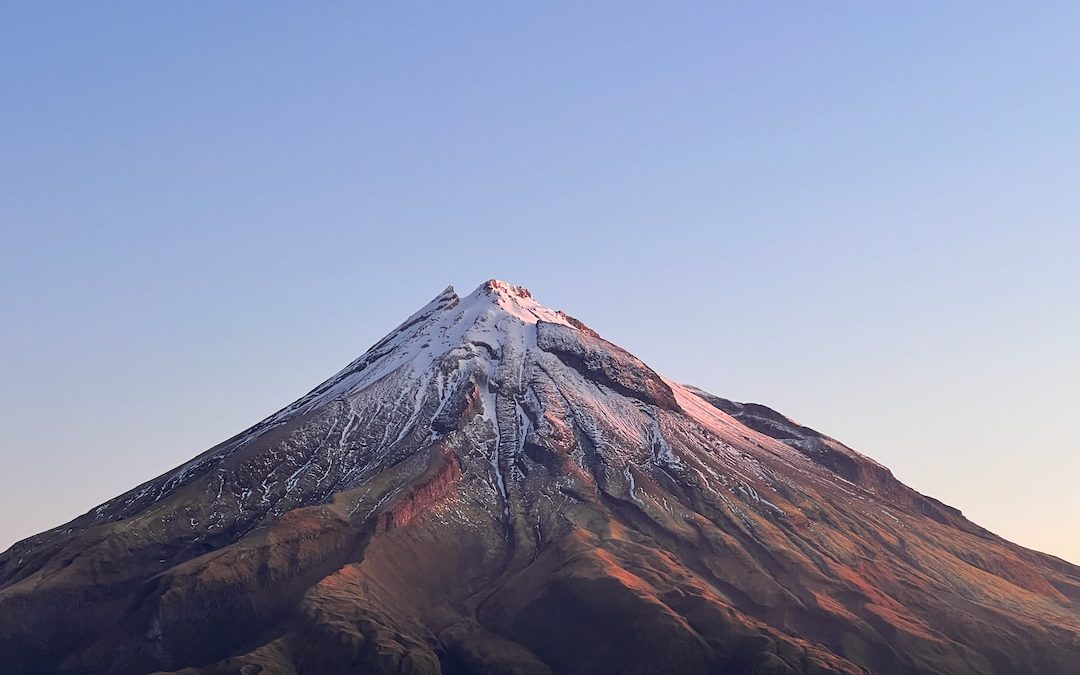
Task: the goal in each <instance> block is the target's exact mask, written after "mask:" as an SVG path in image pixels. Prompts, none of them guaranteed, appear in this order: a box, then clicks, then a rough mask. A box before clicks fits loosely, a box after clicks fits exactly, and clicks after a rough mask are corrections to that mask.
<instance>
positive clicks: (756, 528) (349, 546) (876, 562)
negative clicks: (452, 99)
mask: <svg viewBox="0 0 1080 675" xmlns="http://www.w3.org/2000/svg"><path fill="white" fill-rule="evenodd" d="M42 498H43V499H46V498H48V495H44V494H43V495H42ZM1078 607H1080V568H1077V567H1074V566H1072V565H1070V564H1068V563H1065V562H1063V561H1061V560H1058V559H1056V558H1053V557H1050V556H1046V555H1043V554H1040V553H1036V552H1033V551H1029V550H1026V549H1023V548H1021V547H1019V546H1016V545H1014V544H1011V543H1009V542H1007V541H1004V540H1002V539H1001V538H999V537H997V536H995V535H993V534H991V533H989V532H987V531H985V530H983V529H982V528H980V527H978V526H976V525H974V524H972V523H971V522H969V521H968V520H966V519H965V518H964V517H963V515H962V514H960V513H959V512H958V511H956V510H955V509H952V508H950V507H948V506H946V505H944V504H942V503H940V502H938V501H936V500H934V499H932V498H929V497H926V496H923V495H921V494H918V493H917V492H915V491H913V490H911V489H910V488H908V487H906V486H904V485H903V484H901V483H900V482H899V481H897V480H896V479H895V478H894V477H893V476H892V474H891V472H890V471H889V470H888V469H887V468H885V467H883V466H881V465H880V464H878V463H876V462H874V461H873V460H870V459H868V458H866V457H864V456H862V455H860V454H858V453H857V452H855V451H853V450H851V449H850V448H848V447H846V446H844V445H843V444H841V443H839V442H838V441H836V440H834V439H831V438H829V437H827V436H824V435H822V434H819V433H818V432H816V431H814V430H812V429H809V428H807V427H804V426H801V425H799V424H797V423H795V422H793V421H791V420H789V419H787V418H786V417H784V416H782V415H780V414H778V413H776V412H775V411H773V410H770V409H769V408H766V407H764V406H760V405H755V404H742V403H735V402H732V401H728V400H726V399H722V398H718V397H715V396H712V395H710V394H707V393H705V392H702V391H700V390H698V389H695V388H693V387H689V386H685V385H681V384H678V383H675V382H672V381H670V380H668V379H666V378H664V377H663V376H661V375H659V374H658V373H656V372H655V371H653V370H652V369H651V368H649V367H648V366H647V365H646V364H644V363H642V362H641V361H640V360H639V359H637V358H635V357H634V356H632V355H631V354H629V353H627V352H626V351H624V350H622V349H620V348H619V347H617V346H615V345H613V344H611V343H609V342H607V341H605V340H604V339H603V338H601V337H600V336H599V335H597V334H596V333H595V332H594V331H592V330H590V329H588V328H587V327H586V326H585V325H584V324H583V323H581V322H580V321H578V320H576V319H573V318H572V317H569V316H567V315H566V314H563V313H562V312H556V311H553V310H550V309H548V308H546V307H544V306H542V305H540V304H539V303H538V302H537V301H536V300H535V299H534V298H533V297H532V295H531V293H529V291H528V290H526V289H524V288H521V287H518V286H513V285H511V284H507V283H505V282H501V281H494V280H493V281H489V282H487V283H485V284H484V285H482V286H481V287H480V288H478V289H477V290H476V291H474V292H473V293H472V294H470V295H468V296H466V297H459V296H458V295H457V294H456V293H455V292H454V291H453V289H447V290H446V291H444V292H443V293H441V294H439V295H438V296H437V297H436V298H435V299H434V300H432V301H431V302H430V303H429V304H428V305H426V306H425V307H423V308H422V309H420V311H418V312H417V313H416V314H414V315H413V316H411V317H410V318H409V319H407V320H406V321H405V322H404V323H403V324H402V325H401V326H399V327H398V328H397V329H395V330H394V331H393V332H391V333H390V334H389V335H388V336H386V337H385V338H384V339H383V340H381V341H380V342H379V343H378V344H376V345H375V346H374V347H372V348H371V349H370V350H368V351H367V352H366V353H365V354H364V355H362V356H361V357H360V358H358V359H357V360H356V361H354V362H353V363H351V364H349V365H348V366H347V367H345V368H344V369H343V370H342V371H341V372H340V373H338V374H337V375H335V376H334V377H332V378H330V379H329V380H327V381H326V382H324V383H323V384H321V385H319V386H318V387H316V388H315V389H314V390H313V391H311V392H310V393H309V394H307V395H306V396H304V397H302V398H301V399H299V400H298V401H297V402H295V403H293V404H292V405H290V406H288V407H286V408H285V409H283V410H281V411H279V412H277V413H275V414H274V415H272V416H270V417H268V418H267V419H266V420H264V421H262V422H260V423H259V424H257V425H255V426H254V427H252V428H251V429H248V430H246V431H244V432H242V433H240V434H238V435H237V436H235V437H233V438H231V439H229V440H227V441H225V442H223V443H222V444H220V445H218V446H216V447H214V448H211V449H210V450H208V451H207V452H205V453H203V454H201V455H199V456H197V457H195V458H194V459H192V460H191V461H190V462H188V463H187V464H185V465H183V466H181V467H178V468H177V469H175V470H173V471H170V472H168V473H167V474H165V475H163V476H160V477H158V478H156V479H154V480H152V481H149V482H147V483H145V484H143V485H140V486H138V487H136V488H135V489H133V490H131V491H130V492H128V493H126V494H123V495H120V496H119V497H117V498H115V499H113V500H111V501H109V502H107V503H105V504H102V505H101V506H99V507H97V508H96V509H94V510H93V511H91V512H89V513H87V514H86V515H84V516H82V517H80V518H78V519H76V520H74V521H72V522H71V523H68V524H66V525H63V526H61V527H59V528H57V529H55V530H51V531H49V532H45V533H43V534H40V535H38V536H35V537H32V538H30V539H27V540H25V541H23V542H20V543H18V544H16V545H15V546H14V547H12V548H11V549H10V550H9V551H7V552H6V553H4V554H3V555H2V556H0V672H5V673H7V672H11V673H21V672H29V673H38V672H42V673H47V672H64V673H149V672H161V671H164V672H184V673H235V672H243V673H339V672H363V673H439V672H444V673H452V674H459V673H492V674H494V673H863V672H872V673H957V674H959V673H965V674H966V673H986V674H991V673H997V674H1002V675H1004V674H1012V673H1063V674H1064V673H1075V672H1080V608H1078Z"/></svg>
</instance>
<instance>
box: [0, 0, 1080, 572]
mask: <svg viewBox="0 0 1080 675" xmlns="http://www.w3.org/2000/svg"><path fill="white" fill-rule="evenodd" d="M1078 30H1080V9H1078V8H1077V6H1076V5H1075V4H1074V3H1038V4H1037V5H1034V6H1031V5H1029V6H1023V5H1021V4H1019V3H986V2H983V3H947V6H931V5H930V4H921V5H920V4H917V5H911V4H907V5H904V6H900V5H896V6H894V7H884V6H881V5H880V4H878V5H873V6H872V5H867V4H866V3H829V4H827V5H822V4H820V3H813V4H811V3H778V2H762V3H636V2H620V3H588V6H582V3H543V4H542V5H541V4H526V3H468V2H465V3H383V4H381V5H376V4H375V3H324V4H320V5H319V6H318V7H313V6H311V5H310V4H302V3H286V2H259V3H250V2H236V3H227V4H218V5H213V6H211V5H201V6H200V5H191V4H188V3H181V4H174V5H164V4H161V3H153V4H150V3H122V2H114V3H108V4H107V5H102V4H100V3H98V4H96V5H95V6H90V5H88V4H85V3H22V4H21V5H14V4H8V5H6V6H4V7H3V8H0V57H2V58H0V85H2V87H3V90H2V92H3V93H2V95H0V227H2V228H3V232H2V234H3V245H2V246H0V311H2V313H3V314H2V316H3V326H4V330H3V331H2V332H0V354H2V355H3V357H2V358H3V373H4V376H3V378H0V424H2V425H3V428H4V429H5V433H4V438H3V440H2V441H0V457H2V459H3V464H4V467H5V470H4V471H3V472H2V473H0V495H2V496H0V500H2V501H0V507H2V508H0V548H2V547H5V546H6V545H8V544H10V543H11V542H13V541H15V540H16V539H18V538H21V537H24V536H28V535H30V534H33V533H35V532H37V531H40V530H42V529H45V528H48V527H51V526H53V525H57V524H59V523H60V522H63V521H65V520H68V519H69V518H71V517H74V516H76V515H78V514H80V513H83V512H85V511H86V510H88V509H90V508H91V507H93V506H94V505H96V504H98V503H100V502H101V501H104V500H106V499H108V498H110V497H112V496H114V495H116V494H118V493H120V492H122V491H124V490H126V489H127V488H129V487H132V486H134V485H135V484H136V483H138V482H141V481H143V480H145V479H147V478H150V477H152V476H154V475H157V474H158V473H161V472H162V471H164V470H166V469H168V468H169V467H171V466H174V465H176V464H178V463H180V462H182V461H183V460H185V459H187V458H189V457H191V456H193V455H194V454H196V453H198V452H200V451H202V450H203V449H205V448H207V447H209V446H211V445H213V444H214V443H216V442H217V441H220V440H222V439H224V438H225V437H227V436H230V435H231V434H233V433H235V432H237V431H239V430H241V429H242V428H244V427H246V426H248V425H250V424H251V423H253V422H255V421H257V420H258V419H261V418H262V417H264V416H265V415H266V414H268V413H270V412H272V411H273V410H275V409H277V408H278V407H280V406H282V405H284V404H285V403H288V402H289V401H291V400H292V399H294V398H296V397H298V396H299V395H301V394H302V393H304V392H305V391H307V390H308V389H309V388H310V387H311V386H313V385H314V384H316V383H317V382H319V381H321V380H322V379H323V378H324V377H326V376H327V375H329V374H331V373H332V372H334V371H336V370H337V369H338V368H339V367H340V366H342V365H343V364H344V363H346V362H348V361H349V360H351V359H352V358H354V357H355V356H356V355H358V354H359V353H360V352H362V351H363V350H364V349H366V348H367V347H368V346H369V345H370V344H371V343H373V342H374V341H376V340H377V339H378V338H379V337H381V336H382V335H383V334H384V333H386V332H387V331H388V330H389V329H390V328H392V327H393V326H394V325H396V324H397V323H398V322H399V321H400V320H401V319H403V318H404V317H405V316H407V315H408V314H410V313H411V312H412V311H413V310H415V309H416V308H417V307H419V306H420V305H422V304H423V303H425V302H426V301H427V300H428V299H430V298H431V297H432V296H434V295H435V294H436V293H438V292H439V291H440V290H441V289H442V288H443V287H445V286H446V285H447V284H451V283H452V284H454V285H455V286H457V287H458V289H459V290H460V291H464V292H467V291H470V290H472V288H473V287H475V286H476V285H478V284H479V283H480V282H482V281H483V280H484V279H486V278H489V277H499V278H505V279H507V280H509V281H511V282H513V283H517V284H524V285H527V286H529V287H530V288H531V289H532V290H533V292H534V294H535V295H536V296H537V297H538V299H540V300H541V301H542V302H544V303H545V304H548V305H550V306H553V307H556V308H562V309H565V310H566V311H568V312H570V313H571V314H574V315H576V316H578V317H580V318H581V319H583V320H584V321H586V322H587V323H589V324H590V325H592V326H593V327H594V328H596V329H598V330H599V331H600V332H601V333H602V334H604V335H605V336H606V337H608V338H609V339H612V340H613V341H615V342H617V343H619V344H621V345H623V346H624V347H627V348H628V349H630V350H631V351H633V352H635V353H636V354H637V355H638V356H640V357H642V358H644V359H645V360H646V361H648V362H649V363H651V364H652V365H653V366H654V367H656V368H657V369H659V370H660V371H662V372H664V373H665V374H667V375H669V376H671V377H673V378H675V379H679V380H683V381H688V382H692V383H694V384H697V385H699V386H702V387H704V388H707V389H709V390H711V391H713V392H715V393H717V394H719V395H722V396H727V397H731V398H736V399H740V400H754V401H760V402H763V403H766V404H769V405H772V406H774V407H776V408H778V409H780V410H781V411H783V412H785V413H787V414H789V415H792V416H794V417H796V418H798V419H799V420H800V421H802V422H804V423H806V424H809V425H810V426H814V427H816V428H819V429H821V430H823V431H825V432H827V433H830V434H832V435H835V436H837V437H839V438H840V439H842V440H844V441H845V442H847V443H848V444H850V445H853V446H854V447H856V448H857V449H859V450H861V451H863V452H865V453H867V454H869V455H871V456H872V457H874V458H876V459H878V460H879V461H882V462H883V463H885V464H887V465H888V466H890V467H892V468H893V470H894V472H895V473H896V474H897V475H898V476H899V477H900V478H901V479H902V480H905V481H906V482H908V483H910V484H912V485H913V486H914V487H916V488H917V489H919V490H921V491H923V492H926V493H929V494H931V495H933V496H935V497H938V498H940V499H942V500H943V501H945V502H947V503H950V504H953V505H955V506H957V507H959V508H961V509H962V510H964V512H965V513H966V514H967V515H968V516H969V517H971V518H973V519H974V520H976V522H978V523H980V524H982V525H984V526H986V527H989V528H990V529H992V530H994V531H996V532H998V533H1000V534H1002V535H1004V536H1006V537H1009V538H1011V539H1013V540H1015V541H1018V542H1020V543H1023V544H1026V545H1029V546H1032V547H1035V548H1039V549H1041V550H1046V551H1048V552H1051V553H1055V554H1057V555H1060V556H1063V557H1066V558H1069V559H1071V560H1073V561H1076V562H1080V533H1078V531H1077V528H1076V527H1075V522H1076V521H1077V519H1078V518H1080V496H1078V492H1077V491H1076V490H1075V484H1076V482H1077V480H1078V479H1080V452H1078V450H1080V448H1078V446H1077V444H1078V442H1077V440H1076V436H1075V434H1073V433H1072V427H1073V425H1074V424H1075V418H1076V411H1077V409H1078V407H1080V405H1078V404H1080V394H1077V392H1076V386H1075V383H1076V382H1077V381H1078V380H1080V359H1078V357H1077V354H1076V345H1077V344H1080V330H1078V329H1080V309H1078V308H1080V298H1078V295H1080V293H1078V290H1080V271H1078V268H1080V265H1078V262H1080V254H1078V250H1080V227H1078V225H1080V190H1077V189H1076V186H1077V185H1078V184H1080V122H1077V120H1080V88H1078V87H1077V85H1076V73H1077V72H1080V43H1077V41H1076V39H1075V36H1076V34H1077V31H1078Z"/></svg>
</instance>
